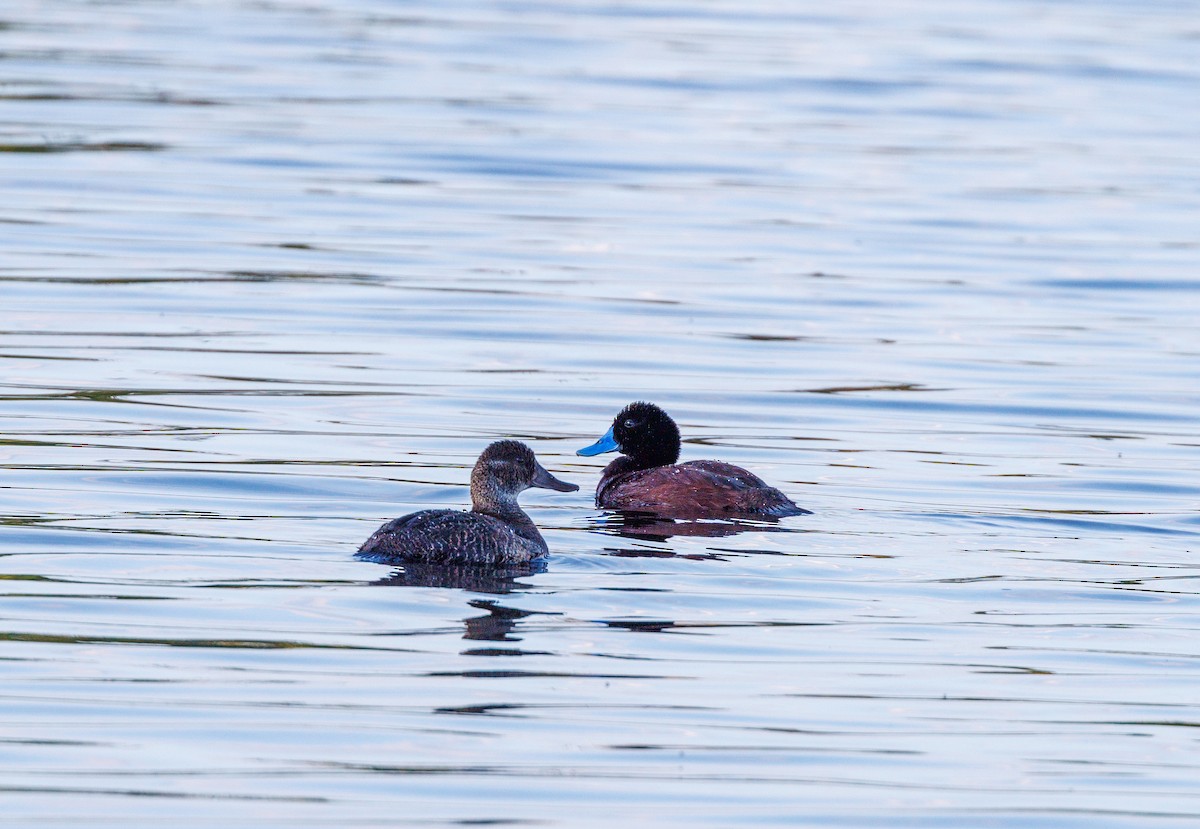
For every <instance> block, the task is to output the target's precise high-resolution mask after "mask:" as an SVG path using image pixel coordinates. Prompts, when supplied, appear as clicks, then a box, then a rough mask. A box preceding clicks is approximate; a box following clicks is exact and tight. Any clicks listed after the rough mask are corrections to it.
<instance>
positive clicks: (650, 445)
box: [575, 403, 809, 518]
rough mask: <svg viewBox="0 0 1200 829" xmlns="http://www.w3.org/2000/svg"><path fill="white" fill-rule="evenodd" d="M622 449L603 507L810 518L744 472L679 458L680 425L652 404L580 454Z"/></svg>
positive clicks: (636, 406) (676, 514)
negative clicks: (684, 461)
mask: <svg viewBox="0 0 1200 829" xmlns="http://www.w3.org/2000/svg"><path fill="white" fill-rule="evenodd" d="M614 451H619V452H621V453H622V456H621V457H619V458H617V459H616V460H615V461H613V462H612V463H610V464H609V465H608V466H607V467H605V469H604V473H603V475H601V477H600V483H599V485H597V487H596V506H598V507H600V508H602V509H615V510H625V511H628V512H648V513H654V514H656V515H661V516H666V517H672V518H721V517H736V518H745V517H767V518H782V517H784V516H787V515H805V514H808V513H809V510H806V509H801V508H800V507H798V506H796V505H795V504H794V503H793V502H792V501H791V499H789V498H788V497H787V496H786V495H784V494H783V493H782V492H780V491H779V490H778V489H775V488H774V487H771V486H767V484H766V483H765V482H764V481H763V480H762V479H761V478H759V477H758V476H757V475H754V474H752V473H750V472H747V471H746V470H745V469H742V468H741V467H738V466H733V465H732V464H728V463H721V462H720V461H688V462H687V463H681V464H677V463H675V461H677V460H678V459H679V427H678V426H676V425H675V421H673V420H671V418H670V416H668V415H667V413H666V412H664V411H663V410H662V409H660V408H659V407H658V406H655V405H654V404H653V403H630V404H629V405H628V406H626V407H625V408H624V409H622V410H621V413H620V414H618V415H617V417H616V419H615V420H614V421H613V424H612V427H611V428H609V430H608V431H607V432H606V433H605V434H604V437H602V438H600V440H598V441H596V442H595V443H593V444H592V445H591V446H587V447H585V448H583V449H580V450H579V451H578V452H576V453H575V454H577V455H585V456H591V455H600V454H602V453H604V452H614Z"/></svg>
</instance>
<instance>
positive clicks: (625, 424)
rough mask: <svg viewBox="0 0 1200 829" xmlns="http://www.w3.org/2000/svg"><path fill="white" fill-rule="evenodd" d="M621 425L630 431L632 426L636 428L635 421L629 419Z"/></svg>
mask: <svg viewBox="0 0 1200 829" xmlns="http://www.w3.org/2000/svg"><path fill="white" fill-rule="evenodd" d="M621 425H622V426H624V427H625V428H626V429H632V428H633V427H634V426H637V421H636V420H634V419H633V418H632V417H631V418H629V419H628V420H626V421H625V422H624V423H622V424H621Z"/></svg>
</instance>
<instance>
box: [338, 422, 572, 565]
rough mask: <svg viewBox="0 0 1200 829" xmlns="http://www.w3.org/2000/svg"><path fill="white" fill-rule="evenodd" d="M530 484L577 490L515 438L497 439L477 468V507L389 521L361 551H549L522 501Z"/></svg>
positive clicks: (474, 560)
mask: <svg viewBox="0 0 1200 829" xmlns="http://www.w3.org/2000/svg"><path fill="white" fill-rule="evenodd" d="M530 487H541V488H542V489H553V490H556V491H558V492H574V491H575V490H577V489H579V487H578V486H576V485H575V484H569V483H567V482H566V481H560V480H559V479H558V478H555V477H554V476H553V475H551V474H550V473H549V472H547V471H546V470H545V469H544V468H543V467H542V465H541V464H539V463H538V462H537V458H535V457H534V456H533V450H532V449H530V448H529V447H528V446H526V445H525V444H523V443H521V442H519V441H515V440H500V441H496V442H495V443H493V444H492V445H491V446H489V447H488V448H487V449H484V450H483V454H482V455H480V456H479V460H478V461H476V462H475V468H474V469H473V470H472V471H471V511H470V512H461V511H459V510H450V509H429V510H422V511H421V512H414V513H412V514H411V515H405V516H403V517H402V518H397V519H395V520H394V521H389V522H388V523H386V524H384V525H383V526H382V527H380V528H379V529H378V530H376V531H375V534H374V535H372V536H371V537H370V538H368V539H367V542H366V543H365V544H363V545H362V547H360V548H359V550H358V553H356V556H357V557H358V558H361V559H365V560H367V561H377V562H379V563H381V564H400V563H403V562H427V563H433V564H513V563H520V562H526V561H530V560H531V559H535V558H539V557H541V556H544V555H546V554H547V553H549V549H547V547H546V542H545V540H544V539H543V538H542V534H541V533H540V532H538V528H537V527H536V526H534V523H533V521H531V520H530V519H529V516H528V515H526V514H525V513H524V512H523V511H522V510H521V508H520V507H519V506H518V505H517V496H518V495H519V494H521V493H522V492H523V491H525V490H526V489H529V488H530Z"/></svg>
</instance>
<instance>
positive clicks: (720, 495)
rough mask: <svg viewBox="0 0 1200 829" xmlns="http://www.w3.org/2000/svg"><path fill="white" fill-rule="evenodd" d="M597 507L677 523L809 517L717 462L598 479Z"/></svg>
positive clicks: (740, 472) (755, 478)
mask: <svg viewBox="0 0 1200 829" xmlns="http://www.w3.org/2000/svg"><path fill="white" fill-rule="evenodd" d="M596 505H597V506H599V507H602V508H605V509H619V510H628V511H631V512H652V513H655V514H658V515H668V516H674V517H677V518H719V517H722V516H767V517H772V518H782V517H784V516H788V515H803V514H805V513H807V512H808V510H806V509H801V508H800V507H798V506H796V505H795V503H793V502H792V500H791V499H790V498H788V497H787V496H786V495H784V494H783V493H782V492H780V491H779V490H778V489H775V487H772V486H768V485H767V483H766V482H765V481H763V479H762V478H759V477H758V476H757V475H755V474H754V473H752V472H748V471H747V470H745V469H742V468H741V467H739V466H734V465H733V464H728V463H722V462H721V461H689V462H687V463H681V464H673V465H671V466H656V467H653V468H651V469H641V470H638V471H636V472H626V473H620V474H617V475H614V476H613V477H612V478H611V479H609V480H604V479H602V480H601V483H600V488H599V491H598V492H597V494H596Z"/></svg>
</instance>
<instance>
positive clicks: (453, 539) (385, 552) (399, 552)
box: [355, 509, 546, 564]
mask: <svg viewBox="0 0 1200 829" xmlns="http://www.w3.org/2000/svg"><path fill="white" fill-rule="evenodd" d="M545 553H546V547H545V542H542V544H540V545H539V544H537V543H535V541H534V540H532V539H529V538H524V537H522V536H521V535H519V534H518V533H517V532H516V531H515V530H514V529H513V528H512V527H510V526H509V525H508V524H506V523H505V522H504V521H502V520H500V519H499V518H496V517H494V516H491V515H484V514H482V513H478V512H460V511H458V510H448V509H431V510H423V511H421V512H414V513H412V514H411V515H405V516H402V517H400V518H397V519H395V520H393V521H389V522H388V523H386V524H384V525H383V526H382V527H380V528H379V529H378V530H376V531H375V533H374V534H373V535H372V536H371V537H370V538H368V539H367V541H366V543H364V544H363V545H362V547H360V548H359V550H358V552H357V553H356V554H355V555H356V556H357V557H358V558H361V559H365V560H367V561H376V562H379V563H381V564H401V563H403V562H406V561H424V562H431V563H451V562H453V563H456V564H497V563H514V562H523V561H529V560H531V559H533V558H537V557H538V556H541V555H545Z"/></svg>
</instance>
